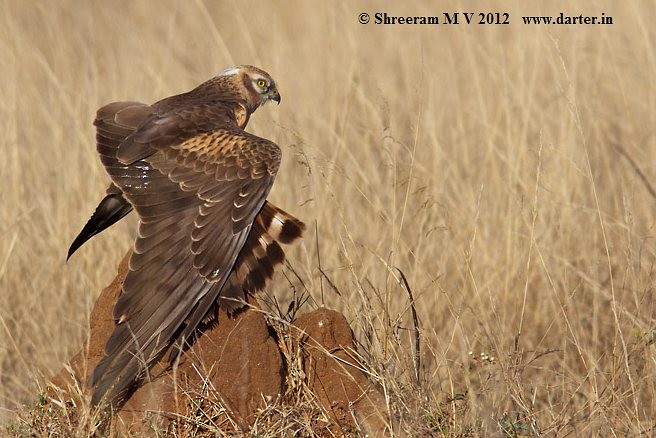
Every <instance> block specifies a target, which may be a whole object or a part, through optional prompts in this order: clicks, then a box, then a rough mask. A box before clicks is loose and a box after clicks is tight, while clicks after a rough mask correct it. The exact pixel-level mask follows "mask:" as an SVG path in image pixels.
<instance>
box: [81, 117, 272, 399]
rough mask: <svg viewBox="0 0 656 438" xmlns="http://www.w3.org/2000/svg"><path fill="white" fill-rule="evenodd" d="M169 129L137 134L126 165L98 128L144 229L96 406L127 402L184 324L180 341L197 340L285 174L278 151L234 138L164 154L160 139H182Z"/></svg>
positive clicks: (96, 376) (227, 133) (101, 369)
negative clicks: (194, 336)
mask: <svg viewBox="0 0 656 438" xmlns="http://www.w3.org/2000/svg"><path fill="white" fill-rule="evenodd" d="M155 120H158V119H155ZM170 120H171V119H168V120H166V121H164V122H163V123H160V124H159V125H157V123H155V122H154V121H153V120H152V119H150V120H148V121H146V122H145V123H144V124H142V125H141V127H140V128H139V129H138V130H137V131H136V133H135V134H131V137H132V139H133V141H132V142H131V143H130V144H131V147H130V148H129V149H127V151H129V152H130V153H129V154H128V155H129V156H130V157H132V158H134V157H140V158H139V159H138V160H136V161H134V162H130V160H124V159H123V158H124V157H123V158H122V157H120V153H121V148H122V147H123V145H124V144H125V143H121V144H120V146H118V147H115V141H114V140H115V139H113V138H111V137H110V134H106V133H105V132H104V130H103V129H101V128H104V126H103V124H102V123H97V124H98V125H99V131H98V139H99V141H98V149H99V152H100V153H101V156H102V158H104V159H103V163H104V164H105V166H106V168H107V171H108V173H109V174H110V176H111V178H112V180H113V181H114V183H115V184H116V185H117V186H118V187H119V188H120V189H121V191H122V192H123V194H124V196H125V197H126V198H127V199H128V200H129V202H130V203H131V204H132V205H133V207H134V208H135V210H136V211H137V213H138V215H139V217H140V227H139V237H138V238H137V241H136V243H135V250H134V252H133V255H132V257H131V259H130V265H129V266H130V271H129V272H128V274H127V277H126V279H125V282H124V285H123V293H122V295H121V296H120V297H119V300H118V302H117V304H116V307H115V311H114V316H115V318H117V320H118V324H117V327H116V329H115V331H114V333H113V334H112V336H111V337H110V339H109V341H108V342H107V345H106V354H107V355H106V356H105V357H104V358H103V359H102V360H101V362H100V363H99V365H98V366H97V367H96V369H95V371H94V373H93V376H92V381H91V384H92V385H93V386H95V387H96V390H95V393H94V396H93V402H94V403H98V402H99V401H100V400H101V399H102V398H103V397H104V396H105V395H107V396H108V398H109V399H110V400H111V401H113V400H115V399H117V398H120V397H121V396H122V395H123V394H124V393H125V392H126V391H127V390H128V389H129V387H130V386H131V385H132V384H133V383H134V381H135V380H136V379H138V378H139V376H141V375H143V373H144V372H145V371H146V370H147V369H148V367H149V366H150V364H152V363H153V361H155V360H157V358H159V357H160V355H161V353H162V352H163V351H164V350H165V349H166V348H167V347H168V346H169V345H170V343H171V340H172V339H173V338H174V337H175V334H176V332H178V331H179V330H180V329H181V327H182V325H183V323H185V321H186V325H185V326H184V329H182V333H181V334H180V336H179V339H180V341H184V339H189V338H190V336H191V334H192V333H193V331H194V330H195V328H196V326H197V325H198V323H199V322H200V321H201V320H202V318H203V317H204V316H205V314H206V313H207V311H208V310H209V307H210V306H211V305H212V304H213V303H214V302H216V301H217V298H218V296H219V294H220V292H221V289H222V287H223V285H224V283H225V282H226V280H227V279H228V276H229V274H230V272H231V270H232V268H233V265H234V263H235V260H236V259H237V256H238V254H239V252H240V251H241V249H242V247H243V245H244V242H245V241H246V239H247V236H248V234H249V231H250V229H251V226H252V223H253V221H254V219H255V216H256V215H257V213H258V212H259V211H260V210H261V208H262V205H263V204H264V202H265V199H266V196H267V194H268V192H269V190H270V188H271V185H272V183H273V178H274V176H275V173H276V171H277V169H278V166H279V162H280V152H279V149H278V147H277V146H276V145H275V144H273V143H271V142H268V141H266V140H263V139H259V138H258V137H255V136H252V135H250V134H246V133H244V132H243V131H237V130H232V129H216V130H215V131H213V132H209V133H207V132H204V131H202V132H200V133H198V134H197V135H196V136H195V137H191V138H189V139H188V140H186V141H182V143H179V144H178V143H174V142H171V143H170V144H168V146H169V147H166V148H164V147H163V146H162V144H164V143H163V142H162V139H163V138H166V139H167V140H166V141H167V142H169V140H168V139H169V137H171V136H174V132H175V130H174V129H172V128H171V127H170V126H169V124H170V123H172V122H171V121H170ZM183 120H184V118H183ZM219 121H220V120H219ZM203 123H205V121H204V120H203ZM153 125H157V128H158V129H159V128H162V129H164V130H163V131H162V132H163V133H160V132H159V131H158V129H155V128H153ZM204 127H205V125H203V129H204ZM184 129H185V130H187V131H190V130H191V128H190V127H189V126H186V125H185V126H184ZM160 134H161V135H160ZM184 135H187V134H186V133H185V134H184ZM184 135H182V137H184ZM128 138H130V137H128ZM149 138H152V141H149ZM135 139H136V140H138V141H137V142H135V141H134V140H135ZM112 149H113V151H114V153H113V154H112ZM119 158H121V159H120V160H119ZM181 343H182V342H181Z"/></svg>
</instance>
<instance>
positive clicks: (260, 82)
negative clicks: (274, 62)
mask: <svg viewBox="0 0 656 438" xmlns="http://www.w3.org/2000/svg"><path fill="white" fill-rule="evenodd" d="M217 78H220V79H223V80H225V81H229V82H230V84H231V85H232V87H234V91H236V92H237V93H238V94H239V96H240V97H241V98H242V99H243V100H244V101H245V102H246V105H247V106H248V107H249V108H248V109H249V110H250V111H251V112H253V111H255V110H256V109H257V108H258V107H259V106H261V105H264V104H265V103H267V102H268V101H270V100H273V101H274V102H276V103H278V104H280V93H278V89H277V88H276V83H275V81H274V80H273V78H271V76H270V75H269V73H267V72H265V71H264V70H261V69H259V68H257V67H253V66H252V65H240V66H237V67H230V68H227V69H225V70H223V71H222V72H221V73H219V74H218V75H217Z"/></svg>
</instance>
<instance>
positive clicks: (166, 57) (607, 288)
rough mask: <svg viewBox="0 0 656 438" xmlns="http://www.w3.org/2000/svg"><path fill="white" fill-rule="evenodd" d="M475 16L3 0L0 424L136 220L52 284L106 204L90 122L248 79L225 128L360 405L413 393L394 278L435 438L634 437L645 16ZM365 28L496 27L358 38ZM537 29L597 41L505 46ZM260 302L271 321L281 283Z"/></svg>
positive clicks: (643, 191)
mask: <svg viewBox="0 0 656 438" xmlns="http://www.w3.org/2000/svg"><path fill="white" fill-rule="evenodd" d="M479 3H482V2H476V3H469V2H451V3H450V4H448V5H447V4H446V2H440V3H439V4H438V3H436V2H417V3H414V4H401V3H398V2H384V3H380V2H376V3H374V2H363V3H358V4H355V3H354V2H348V3H347V2H345V3H337V2H323V3H319V2H270V3H269V2H267V3H265V2H237V1H235V2H217V1H202V0H195V1H190V2H182V1H173V0H169V1H161V2H146V1H137V2H129V1H119V2H75V1H61V2H47V1H32V2H19V1H4V2H2V10H3V13H2V14H0V72H2V81H1V82H0V132H2V135H1V136H0V152H1V157H2V159H1V161H2V166H0V181H1V184H2V190H1V191H0V205H1V207H0V417H2V418H4V419H11V418H12V417H13V415H14V412H15V410H16V409H18V406H19V405H20V404H21V403H25V402H30V401H32V400H34V399H35V398H36V397H37V395H38V393H39V391H40V390H41V389H42V386H41V385H42V382H43V381H44V379H45V378H47V377H48V376H50V375H51V374H53V373H54V372H56V371H57V370H58V369H59V368H60V367H61V366H62V363H63V362H64V361H65V360H66V359H67V358H68V357H69V356H70V355H71V354H72V353H74V352H75V351H76V350H78V349H79V348H80V347H81V346H82V345H83V342H84V338H85V334H86V329H87V318H88V314H89V311H90V307H91V306H92V304H93V302H94V299H95V297H96V296H97V295H98V293H99V291H100V289H101V288H102V287H103V286H104V285H105V284H106V283H108V281H109V280H110V279H111V278H112V277H113V275H114V273H115V268H116V266H117V263H118V261H119V260H120V258H121V256H122V254H124V253H125V251H126V250H127V248H128V247H129V245H130V242H131V239H132V235H133V232H134V226H135V219H134V217H130V219H129V220H127V221H125V223H122V224H119V225H117V226H115V227H113V228H112V229H110V230H109V231H107V232H105V233H104V235H102V236H100V237H97V238H95V239H93V240H92V241H91V242H90V243H89V244H87V245H86V246H85V247H84V248H82V250H81V251H79V253H78V254H76V255H75V256H74V257H73V258H72V260H71V261H70V262H69V263H68V264H65V263H64V260H65V254H66V250H67V248H68V245H69V244H70V242H71V241H72V239H73V237H75V235H76V233H77V232H78V231H79V229H80V228H81V227H82V225H83V224H84V223H85V221H86V220H87V218H88V217H89V215H90V214H91V212H92V211H93V208H94V207H95V205H96V203H97V202H98V201H99V200H100V199H101V197H102V194H103V190H104V188H105V187H106V183H107V177H106V175H105V174H104V171H103V170H102V168H101V165H100V163H99V161H98V160H97V158H96V154H95V146H94V132H93V127H92V125H91V122H92V120H93V117H94V114H95V110H96V109H97V108H98V107H99V106H101V105H103V104H105V103H107V102H110V101H114V100H139V101H144V102H153V101H155V100H158V99H160V98H162V97H165V96H168V95H171V94H175V93H180V92H183V91H187V90H189V89H191V88H192V87H194V86H195V85H197V84H198V83H200V82H202V81H204V80H206V79H208V78H209V77H210V76H212V75H213V74H216V73H217V72H218V71H220V70H222V69H223V68H224V67H227V66H230V65H234V64H240V63H249V64H254V65H257V66H260V67H262V68H264V69H265V70H267V71H269V72H270V73H271V74H272V76H273V77H274V78H276V79H277V82H278V84H279V90H280V92H281V94H282V103H281V105H280V106H278V107H273V106H267V107H265V108H262V109H260V110H258V112H257V113H256V114H255V116H254V117H253V118H252V119H251V123H250V125H249V131H250V132H253V133H256V134H258V135H261V136H264V137H266V138H269V139H271V140H273V141H275V142H276V143H278V144H279V145H280V146H281V147H282V149H283V153H284V159H283V166H282V169H281V171H280V173H279V175H278V178H277V180H276V185H275V186H274V189H273V191H272V195H271V198H272V200H273V201H274V202H275V203H276V204H278V205H280V206H281V207H283V208H285V209H286V210H288V211H290V212H292V213H293V214H295V215H297V216H298V217H300V218H302V219H303V220H304V221H306V223H308V224H309V225H310V227H309V232H308V233H307V236H306V239H305V241H304V243H303V245H301V246H300V247H299V248H297V249H295V250H293V251H290V252H289V254H290V260H291V261H292V263H293V265H294V267H295V268H296V269H297V270H298V271H299V273H300V274H301V276H302V277H303V278H304V280H305V281H306V284H307V286H308V288H309V290H310V291H311V293H312V295H313V297H314V298H315V300H316V301H317V302H320V301H321V292H320V291H321V289H322V287H323V290H324V297H325V302H326V305H327V306H329V307H334V308H339V309H340V310H342V311H344V312H345V314H346V316H347V318H348V319H349V321H351V324H352V326H353V327H354V330H355V331H356V334H358V335H359V336H360V337H361V338H365V339H363V343H365V344H366V345H367V349H368V353H369V356H368V357H369V358H370V360H371V361H372V364H371V365H372V368H374V369H377V370H385V372H382V371H381V375H384V376H388V377H389V376H392V377H391V378H390V379H391V380H385V379H383V380H381V384H382V385H383V387H384V388H386V389H388V388H390V387H392V386H395V385H397V386H398V387H399V388H401V389H402V388H403V387H404V386H403V382H407V381H410V380H411V379H410V375H411V374H412V371H411V370H412V360H411V344H412V342H413V341H412V331H411V330H410V329H411V328H412V323H411V318H410V315H409V312H410V307H409V300H408V295H407V294H406V292H405V291H404V290H403V288H402V287H401V286H400V285H399V282H398V272H397V271H396V269H395V268H400V269H401V270H402V271H403V272H404V273H405V275H406V276H407V278H408V281H409V284H410V286H411V288H412V290H413V292H414V295H415V298H416V304H417V305H416V307H417V310H418V313H419V317H420V319H421V328H422V333H421V341H422V347H423V357H422V365H423V367H424V378H425V383H424V391H425V392H423V393H422V394H423V397H425V399H424V400H425V405H427V406H430V405H433V406H435V407H437V406H442V407H443V408H444V409H445V410H446V412H445V415H447V416H449V418H450V420H449V421H450V423H449V429H448V430H446V431H443V432H444V433H447V434H451V433H453V434H456V433H461V432H463V433H464V432H467V433H472V434H482V435H489V434H493V433H500V431H501V430H502V429H503V428H504V427H505V428H506V430H509V429H508V428H511V429H512V428H514V429H512V430H515V429H516V430H518V431H520V432H522V433H526V434H533V433H536V432H540V433H549V434H555V433H558V434H585V435H588V434H598V433H599V434H610V433H615V434H620V435H626V434H629V435H634V434H637V433H648V432H649V431H651V430H653V428H654V420H653V413H654V412H656V401H655V399H654V396H655V395H656V388H655V386H654V385H655V383H654V377H655V372H656V364H655V363H654V360H655V358H656V356H655V354H654V353H655V352H654V348H655V347H654V345H653V340H654V336H655V334H654V332H653V318H654V315H655V304H654V290H653V288H654V277H655V275H656V272H655V270H654V269H655V267H654V263H655V262H656V256H655V255H656V246H655V240H654V225H655V223H654V209H655V208H654V205H655V199H654V196H653V195H652V194H650V192H649V187H648V185H647V184H646V182H645V181H644V180H643V179H641V178H640V176H639V174H638V172H637V171H636V166H637V167H638V168H639V169H640V170H641V171H642V172H643V173H644V175H645V176H646V181H647V182H649V181H651V180H653V178H654V177H655V176H656V168H655V166H654V157H655V156H656V155H655V153H656V143H655V139H654V135H653V134H654V126H656V124H655V122H656V111H655V109H656V105H655V103H656V93H655V91H656V90H655V87H656V76H655V75H654V73H655V71H656V57H655V53H656V52H655V47H656V44H655V41H654V36H655V35H654V31H653V23H655V22H656V10H654V8H653V7H651V6H650V3H649V2H623V3H622V4H620V3H619V2H599V1H594V2H586V3H585V5H583V4H577V5H576V6H574V5H572V4H571V2H544V3H540V4H538V3H537V2H512V3H510V2H496V3H486V5H485V6H483V5H482V4H479ZM364 11H366V12H369V13H373V12H375V11H386V12H388V13H390V14H399V15H424V14H426V15H441V13H442V12H447V11H448V12H454V11H480V12H487V11H507V12H509V13H510V14H511V20H512V24H511V25H509V26H480V25H469V26H468V25H464V24H461V25H459V26H438V27H430V26H425V27H422V26H375V25H373V24H369V25H366V26H365V25H361V24H358V22H357V15H358V14H359V13H360V12H364ZM561 11H563V12H565V13H569V14H571V15H578V14H584V15H600V14H601V13H602V12H604V13H605V14H606V15H607V16H608V15H610V16H612V17H613V19H614V21H615V24H613V25H610V26H560V27H558V26H527V25H523V24H521V23H520V16H521V15H557V14H558V13H559V12H561ZM628 156H630V157H632V160H633V161H634V164H632V163H631V161H630V160H629V159H628V158H627V157H628ZM315 223H316V227H317V230H318V235H317V234H315ZM317 241H318V242H319V252H320V256H321V268H322V269H323V270H324V272H325V273H326V274H327V276H328V277H329V278H330V279H331V280H332V281H333V282H334V284H335V286H336V287H337V288H338V289H339V291H340V293H341V296H339V295H337V294H335V293H333V292H332V291H331V287H330V285H329V284H328V282H327V281H325V280H324V281H323V282H322V281H321V276H320V274H319V263H318V259H317ZM270 291H271V292H272V293H275V294H277V295H279V297H280V298H281V300H282V301H284V300H285V299H286V300H287V302H288V300H289V297H288V292H289V287H288V284H287V282H285V280H284V276H282V275H278V279H277V281H276V282H275V283H274V284H273V285H272V286H271V288H270ZM314 305H316V304H311V305H308V308H311V307H312V306H314ZM365 335H366V336H365ZM372 335H373V337H371V336H372ZM470 351H471V352H473V353H474V356H478V355H479V354H480V353H481V352H484V353H487V354H488V355H490V356H493V357H494V361H493V362H491V363H488V362H484V361H481V360H480V359H477V360H475V359H473V358H472V355H470V354H469V352H470ZM399 382H401V383H399ZM408 397H409V398H411V397H412V394H409V396H408ZM454 399H455V401H454ZM440 409H442V408H440ZM416 421H427V422H428V421H430V419H429V415H428V414H426V415H425V413H424V412H417V416H416Z"/></svg>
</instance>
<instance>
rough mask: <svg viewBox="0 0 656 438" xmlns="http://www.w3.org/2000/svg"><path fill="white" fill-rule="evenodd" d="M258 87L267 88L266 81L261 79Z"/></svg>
mask: <svg viewBox="0 0 656 438" xmlns="http://www.w3.org/2000/svg"><path fill="white" fill-rule="evenodd" d="M257 86H258V87H260V88H264V87H266V81H265V80H264V79H259V80H258V81H257Z"/></svg>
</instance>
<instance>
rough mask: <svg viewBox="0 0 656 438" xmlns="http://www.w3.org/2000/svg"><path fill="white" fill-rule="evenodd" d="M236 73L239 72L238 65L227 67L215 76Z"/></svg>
mask: <svg viewBox="0 0 656 438" xmlns="http://www.w3.org/2000/svg"><path fill="white" fill-rule="evenodd" d="M237 73H239V67H228V68H226V69H225V70H223V71H222V72H221V73H219V74H218V75H217V76H232V75H234V74H237Z"/></svg>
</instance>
